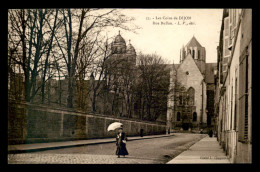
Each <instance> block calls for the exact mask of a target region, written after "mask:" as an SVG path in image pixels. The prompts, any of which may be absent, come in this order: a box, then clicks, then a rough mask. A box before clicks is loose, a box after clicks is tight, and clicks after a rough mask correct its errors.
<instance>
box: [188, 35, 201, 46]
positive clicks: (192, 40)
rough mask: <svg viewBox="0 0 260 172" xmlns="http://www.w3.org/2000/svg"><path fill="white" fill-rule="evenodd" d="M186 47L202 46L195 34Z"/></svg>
mask: <svg viewBox="0 0 260 172" xmlns="http://www.w3.org/2000/svg"><path fill="white" fill-rule="evenodd" d="M186 47H202V46H201V45H200V43H199V42H198V41H197V39H196V38H195V37H194V36H193V37H192V38H191V40H190V41H189V42H188V43H187V45H186Z"/></svg>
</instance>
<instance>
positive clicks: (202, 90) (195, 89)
mask: <svg viewBox="0 0 260 172" xmlns="http://www.w3.org/2000/svg"><path fill="white" fill-rule="evenodd" d="M216 67H217V64H216V63H206V49H205V47H203V46H202V45H201V44H200V43H199V42H198V41H197V39H196V38H195V37H194V36H193V37H192V39H191V40H190V41H189V42H188V43H187V45H186V46H183V47H182V48H181V50H180V64H172V65H171V72H170V86H169V92H170V93H169V95H168V105H167V106H168V108H167V127H168V129H170V130H171V131H183V130H187V131H200V130H201V129H202V130H203V131H204V132H206V131H207V129H208V128H213V125H214V122H215V121H214V71H215V70H216Z"/></svg>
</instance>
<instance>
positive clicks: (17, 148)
mask: <svg viewBox="0 0 260 172" xmlns="http://www.w3.org/2000/svg"><path fill="white" fill-rule="evenodd" d="M172 135H173V134H171V135H166V134H163V135H151V136H144V137H140V136H135V137H127V139H128V141H133V140H141V139H152V138H160V137H169V136H172ZM114 142H116V139H115V138H105V139H89V140H75V141H65V142H50V143H32V144H19V145H8V153H26V152H35V151H43V150H50V149H59V148H68V147H74V146H84V145H94V144H104V143H114Z"/></svg>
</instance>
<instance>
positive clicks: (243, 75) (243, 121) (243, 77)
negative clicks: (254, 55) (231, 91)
mask: <svg viewBox="0 0 260 172" xmlns="http://www.w3.org/2000/svg"><path fill="white" fill-rule="evenodd" d="M239 61H240V63H239V126H238V141H240V142H246V141H247V140H248V53H247V48H246V49H245V50H244V51H243V53H242V55H241V56H240V58H239Z"/></svg>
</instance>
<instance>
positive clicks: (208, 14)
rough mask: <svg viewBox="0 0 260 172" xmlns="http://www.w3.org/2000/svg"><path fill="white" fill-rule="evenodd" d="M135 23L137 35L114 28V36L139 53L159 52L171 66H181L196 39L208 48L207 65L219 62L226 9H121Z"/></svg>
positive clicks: (112, 32) (111, 32)
mask: <svg viewBox="0 0 260 172" xmlns="http://www.w3.org/2000/svg"><path fill="white" fill-rule="evenodd" d="M120 10H121V12H122V13H123V14H125V15H127V16H129V17H134V18H135V20H134V21H133V23H132V24H135V25H137V26H139V27H140V29H138V30H136V32H137V33H132V32H129V31H125V30H122V29H113V30H112V31H110V34H112V35H114V36H116V35H117V34H118V31H119V30H120V34H121V35H122V37H123V38H124V39H125V41H126V42H127V44H128V42H129V41H128V40H129V39H130V40H131V44H132V45H133V46H134V47H135V49H136V52H137V54H138V53H139V52H142V53H144V54H152V53H156V54H157V55H160V56H162V57H163V58H164V59H166V61H168V63H173V62H174V63H175V64H178V63H179V60H180V49H181V48H182V46H183V45H184V46H185V45H186V44H187V43H188V42H189V41H190V39H191V38H192V37H193V36H195V38H196V39H197V40H198V41H199V43H200V44H201V45H202V46H203V47H205V48H206V62H207V63H215V62H217V46H218V42H219V34H220V28H221V20H222V12H223V9H120Z"/></svg>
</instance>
